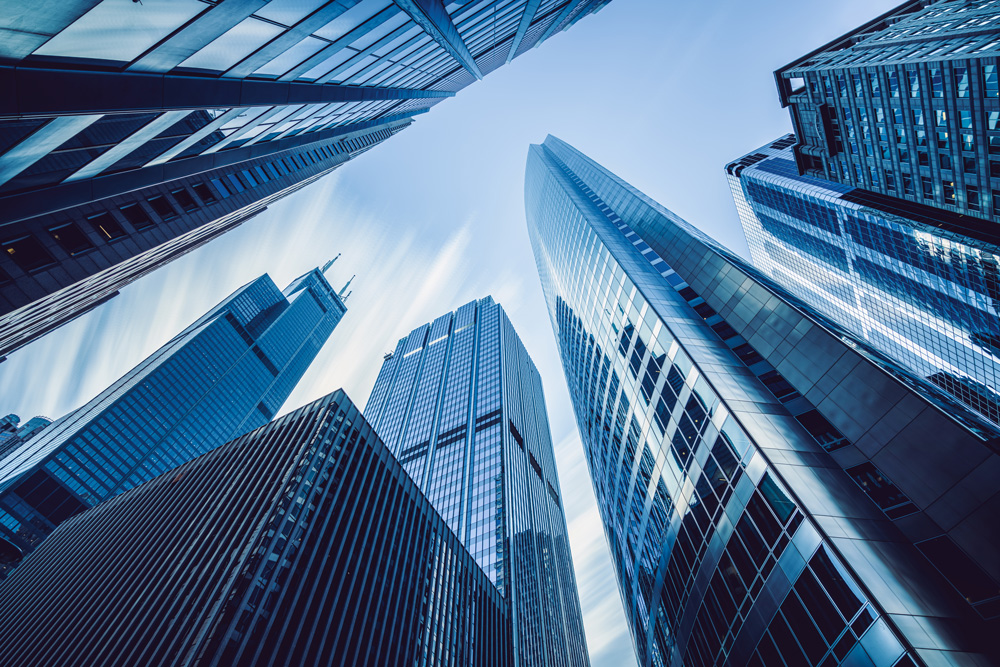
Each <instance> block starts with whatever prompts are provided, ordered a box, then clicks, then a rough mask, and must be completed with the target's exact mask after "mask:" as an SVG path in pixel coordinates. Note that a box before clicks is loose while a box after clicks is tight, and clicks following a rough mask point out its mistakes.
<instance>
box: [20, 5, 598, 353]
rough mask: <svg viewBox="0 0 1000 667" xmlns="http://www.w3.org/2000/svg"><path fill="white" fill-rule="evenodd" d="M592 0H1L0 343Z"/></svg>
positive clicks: (239, 215)
mask: <svg viewBox="0 0 1000 667" xmlns="http://www.w3.org/2000/svg"><path fill="white" fill-rule="evenodd" d="M606 2H607V0H541V1H540V2H539V1H535V0H504V1H502V2H494V1H493V0H477V1H475V2H449V3H445V2H443V1H442V0H398V2H393V1H392V0H350V1H349V2H344V1H341V0H336V1H334V0H330V1H323V2H321V1H319V0H305V1H299V0H275V1H273V2H267V3H263V2H256V1H254V0H226V2H225V3H221V2H217V1H215V0H149V1H148V2H141V3H139V2H132V1H131V0H100V1H99V2H94V1H93V0H66V2H60V3H59V7H58V8H57V9H52V8H48V7H43V6H41V5H37V4H31V3H28V4H25V5H24V6H22V7H19V8H18V12H17V20H16V21H15V22H14V23H13V24H12V23H7V24H3V25H0V63H2V64H0V82H3V85H4V87H5V89H8V90H11V91H15V90H16V93H17V94H13V93H12V94H10V95H5V96H3V98H2V99H0V247H2V249H3V251H4V252H0V358H2V357H3V356H4V355H5V354H7V353H9V352H10V351H12V350H14V349H17V348H18V347H20V346H22V345H25V344H26V343H28V342H30V341H31V340H33V339H34V338H37V337H38V336H40V335H43V334H44V333H45V332H47V331H50V330H52V329H53V328H55V327H57V326H59V325H61V324H63V323H65V322H66V321H68V320H70V319H72V318H73V317H76V316H78V315H80V314H81V313H83V312H86V311H87V310H89V309H91V308H94V307H97V306H99V305H100V304H101V303H103V302H104V301H106V300H107V299H109V298H111V297H113V296H114V295H115V294H116V293H117V291H118V290H120V289H121V288H122V287H123V286H125V285H127V284H128V283H130V282H132V281H134V280H136V279H138V278H139V277H141V276H142V275H144V274H145V273H147V272H149V271H151V270H153V269H155V268H156V267H157V266H159V265H162V264H163V263H165V262H167V261H169V260H170V259H172V258H174V257H176V256H178V255H179V254H181V253H184V252H187V251H190V250H192V249H193V248H195V247H197V246H198V245H200V244H203V243H205V242H207V241H208V240H210V239H212V238H214V237H216V236H218V235H220V234H222V233H224V232H226V231H228V230H229V229H232V228H233V227H234V226H236V225H238V224H239V223H241V222H242V221H244V220H246V219H247V218H248V217H249V216H251V215H253V214H255V213H256V212H259V211H260V210H263V208H264V207H265V206H266V205H267V204H268V203H269V202H271V201H274V200H275V199H277V198H280V197H283V196H285V195H287V194H289V193H290V192H293V191H295V190H296V189H298V188H300V187H303V186H305V185H307V184H309V183H311V182H312V181H314V180H316V179H317V178H320V177H321V176H323V175H325V174H328V173H330V172H331V171H332V170H333V169H336V168H337V167H339V166H340V165H342V164H344V163H345V162H347V161H348V160H349V159H351V158H353V157H355V156H357V155H358V154H360V153H362V152H364V151H365V150H367V149H368V148H370V147H372V146H373V145H375V144H377V143H379V142H381V141H384V140H385V139H387V138H389V137H390V136H392V135H393V134H395V133H397V132H399V131H401V130H402V129H405V128H406V127H407V126H408V125H409V124H410V123H411V122H412V119H413V117H414V116H416V115H418V114H420V113H423V112H426V111H428V110H429V108H430V107H431V106H433V105H434V104H436V103H437V102H440V101H441V100H443V99H445V98H447V97H450V96H453V95H454V94H455V92H456V91H458V90H460V89H461V88H463V87H465V86H466V85H468V84H469V83H471V82H473V81H475V80H476V79H477V78H482V77H483V76H484V75H485V74H487V73H489V72H490V71H492V70H494V69H496V68H497V67H499V66H500V65H502V64H504V63H505V62H509V61H510V60H511V59H512V58H513V57H514V56H516V55H519V54H521V53H523V52H524V51H525V50H527V49H528V48H531V47H532V46H536V45H538V44H540V43H541V42H542V41H543V40H545V39H546V38H548V36H549V35H551V34H553V33H554V32H555V31H557V30H562V29H565V28H567V27H569V26H571V25H572V24H574V23H575V22H576V21H578V20H579V19H580V18H582V17H583V16H586V15H588V14H590V13H593V12H594V11H596V10H598V9H599V8H600V7H602V6H603V5H604V4H606ZM54 90H58V91H59V94H58V95H54V94H53V93H52V91H54ZM230 195H232V196H230Z"/></svg>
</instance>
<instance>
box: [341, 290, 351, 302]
mask: <svg viewBox="0 0 1000 667" xmlns="http://www.w3.org/2000/svg"><path fill="white" fill-rule="evenodd" d="M352 294H354V290H351V291H350V292H348V293H347V294H345V295H344V296H342V297H340V300H341V301H347V298H348V297H349V296H351V295H352Z"/></svg>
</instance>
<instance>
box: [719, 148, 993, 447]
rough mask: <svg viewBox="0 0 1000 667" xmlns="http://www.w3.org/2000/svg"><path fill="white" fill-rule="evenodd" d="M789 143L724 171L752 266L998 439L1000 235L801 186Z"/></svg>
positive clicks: (821, 185)
mask: <svg viewBox="0 0 1000 667" xmlns="http://www.w3.org/2000/svg"><path fill="white" fill-rule="evenodd" d="M794 140H795V139H794V137H793V136H786V137H783V138H781V139H779V140H778V141H775V142H773V143H771V144H769V145H767V146H762V147H761V148H759V149H757V150H756V151H754V152H752V153H751V154H749V155H746V156H744V157H742V158H740V159H739V160H737V161H734V162H732V163H731V164H729V165H728V166H727V167H726V172H727V178H728V179H729V185H730V187H731V189H732V192H733V198H734V199H735V200H736V208H737V210H738V212H739V215H740V220H741V221H742V223H743V230H744V232H745V233H746V237H747V243H748V244H749V246H750V255H751V257H752V259H753V262H754V265H755V266H756V267H757V268H758V269H760V270H761V271H762V272H763V273H764V274H766V275H767V276H768V277H769V278H771V279H772V280H774V281H775V282H776V283H778V284H780V285H781V286H782V287H783V288H785V289H787V290H788V291H789V292H791V293H792V294H794V295H795V296H796V297H798V298H799V299H801V300H802V301H803V302H805V303H807V304H808V305H809V307H810V308H811V309H813V310H815V311H817V312H819V313H822V314H823V315H824V316H826V317H827V318H829V319H830V320H832V321H833V322H836V323H837V324H838V325H839V326H841V327H844V328H845V329H848V330H849V331H850V332H851V333H852V334H853V335H854V336H856V337H858V338H859V339H861V340H863V341H865V342H866V343H867V344H869V345H871V346H872V347H873V348H875V349H877V350H879V351H880V352H882V353H883V354H885V355H886V356H888V357H890V358H892V359H893V360H894V361H896V362H897V363H898V364H900V365H901V366H903V367H904V368H906V369H907V370H909V371H910V372H912V373H915V374H916V375H919V376H921V377H924V378H927V379H928V380H929V381H930V382H931V383H933V384H934V385H935V386H937V387H939V388H941V389H942V390H944V391H946V392H948V393H949V394H950V395H951V396H952V398H954V399H955V400H957V401H960V402H962V403H963V404H964V405H965V406H966V407H968V408H971V409H972V410H973V411H975V412H976V413H977V414H978V415H980V416H981V417H983V418H985V419H986V420H988V421H989V422H990V423H991V424H992V425H993V426H992V428H994V429H996V430H997V431H998V432H1000V394H998V393H997V391H996V388H997V387H998V386H1000V385H998V382H1000V318H998V317H997V315H998V312H1000V311H998V309H1000V271H998V267H1000V244H998V242H1000V235H998V234H986V233H977V231H976V230H975V229H971V228H969V227H955V226H953V225H949V224H948V221H947V220H946V219H945V216H943V215H942V216H937V215H935V216H933V217H923V216H910V217H908V216H906V215H904V214H903V212H901V211H899V210H898V209H895V208H887V207H884V206H881V205H880V204H881V202H878V201H870V200H866V199H865V198H864V195H862V196H861V199H860V200H859V198H858V196H857V190H856V189H855V188H853V187H851V186H845V185H840V184H837V183H831V182H829V181H823V180H820V179H816V178H811V177H808V176H799V174H798V172H797V171H796V168H795V162H794V157H793V155H792V149H791V147H790V146H791V144H793V143H794Z"/></svg>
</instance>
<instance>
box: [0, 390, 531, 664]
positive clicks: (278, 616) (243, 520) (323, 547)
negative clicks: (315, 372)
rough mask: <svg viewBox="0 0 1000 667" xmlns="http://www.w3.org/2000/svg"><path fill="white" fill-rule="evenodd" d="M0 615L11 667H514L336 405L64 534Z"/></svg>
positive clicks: (447, 534)
mask: <svg viewBox="0 0 1000 667" xmlns="http://www.w3.org/2000/svg"><path fill="white" fill-rule="evenodd" d="M195 532H196V533H197V539H192V535H193V534H194V533H195ZM67 559H70V560H71V561H72V562H73V566H72V567H67V566H66V562H67ZM0 617H2V619H3V621H2V622H3V624H4V628H5V631H4V636H3V639H0V644H2V645H3V651H4V655H7V656H14V655H16V656H17V660H18V664H21V665H54V664H62V665H84V664H101V665H107V666H108V667H111V666H114V665H121V666H122V667H124V666H126V665H140V664H141V665H163V666H167V665H169V666H171V667H173V666H175V665H248V666H249V665H253V666H258V665H259V666H262V667H263V666H264V665H344V666H345V667H346V666H347V665H365V666H369V665H370V666H371V667H375V666H377V665H378V666H381V665H428V666H441V667H445V666H448V667H452V666H454V667H465V666H473V667H509V666H511V665H513V664H514V662H513V659H512V656H511V653H510V651H511V638H510V618H509V615H508V612H507V607H506V604H505V602H504V600H503V598H502V597H501V595H500V593H499V592H498V591H497V589H496V588H495V587H494V586H493V584H492V583H491V582H490V580H489V578H488V577H487V576H486V575H485V574H484V573H483V572H482V570H480V568H479V567H478V566H477V565H476V562H475V560H474V559H473V558H472V556H470V555H469V553H468V552H467V551H466V550H465V549H464V548H463V547H462V544H461V543H460V541H459V540H458V538H457V537H456V536H455V535H454V534H453V533H452V531H451V530H449V528H448V526H447V525H446V524H445V522H444V521H443V520H442V519H441V517H440V516H439V515H438V514H437V513H436V512H435V511H434V509H433V507H432V506H431V504H430V503H429V502H428V501H427V499H426V498H425V497H424V495H423V494H422V493H420V491H419V490H418V489H417V486H416V485H415V484H414V483H413V482H412V481H411V480H410V478H409V477H408V476H407V475H406V474H405V473H404V472H403V470H402V468H401V466H400V465H399V463H398V462H397V461H396V460H395V458H394V457H393V456H392V454H391V453H390V452H389V450H388V449H387V448H386V447H385V445H384V444H382V442H381V441H380V440H379V439H378V436H377V435H375V433H374V431H373V430H372V428H371V427H370V426H369V425H368V424H367V423H366V422H365V420H364V418H363V417H362V416H361V414H360V412H359V411H358V410H357V408H355V407H354V405H353V404H352V403H351V402H350V399H348V398H347V397H346V396H345V395H344V393H343V391H338V392H335V393H334V394H331V395H329V396H327V397H325V398H322V399H320V400H318V401H316V402H314V403H312V404H310V405H307V406H305V407H303V408H300V409H299V410H296V411H295V412H292V413H290V414H288V415H285V416H283V417H281V418H280V419H278V420H276V421H274V422H271V423H269V424H267V425H265V426H263V427H261V428H259V429H257V430H255V431H253V432H252V433H249V434H247V435H244V436H242V437H240V438H238V439H236V440H234V441H232V442H229V443H227V444H225V445H222V446H221V447H218V448H217V449H215V450H213V451H211V452H209V453H207V454H205V455H203V456H201V457H199V458H196V459H194V460H193V461H189V462H188V463H185V464H183V465H181V466H180V467H178V468H176V469H174V470H171V471H169V472H167V473H166V474H163V475H161V476H159V477H157V478H155V479H153V480H152V481H148V482H146V483H144V484H142V485H141V486H139V487H138V488H135V489H132V490H131V491H128V492H126V493H124V494H122V495H119V496H117V497H115V498H113V499H111V500H109V501H107V502H104V503H102V504H100V505H98V506H97V507H95V508H93V509H90V510H88V511H86V512H84V513H83V514H80V515H78V516H76V517H73V518H72V519H70V520H68V521H66V522H65V523H63V524H62V525H61V526H60V527H59V528H58V529H57V530H56V531H55V533H53V535H52V537H50V538H49V539H48V540H46V542H45V544H43V545H42V546H41V548H39V549H38V551H36V552H35V553H34V554H32V556H31V558H29V559H28V560H27V561H26V562H25V564H24V565H23V566H21V567H20V568H19V569H18V570H17V572H15V573H14V575H13V576H12V577H10V578H9V579H8V580H7V581H5V582H4V583H3V584H2V585H0ZM53 619H58V622H53Z"/></svg>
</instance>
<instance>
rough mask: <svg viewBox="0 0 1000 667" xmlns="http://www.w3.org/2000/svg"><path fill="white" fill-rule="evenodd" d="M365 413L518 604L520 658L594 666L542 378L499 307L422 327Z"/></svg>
mask: <svg viewBox="0 0 1000 667" xmlns="http://www.w3.org/2000/svg"><path fill="white" fill-rule="evenodd" d="M428 328H429V330H430V331H429V334H428V333H427V332H428ZM415 339H418V340H419V344H413V345H411V344H410V343H409V342H408V341H413V340H415ZM404 341H407V342H404ZM366 416H367V417H368V418H369V419H370V420H371V421H372V423H373V425H374V428H375V429H376V431H377V432H378V433H379V435H380V436H381V437H383V438H385V440H386V442H387V444H388V446H389V448H390V450H391V451H393V452H394V453H395V454H396V456H397V457H398V458H399V461H400V463H401V464H402V465H403V467H404V469H405V470H406V472H407V473H408V474H409V475H410V476H411V477H412V478H413V479H414V480H415V481H416V482H417V484H418V485H419V486H420V488H421V489H423V490H424V492H425V493H426V494H427V496H428V498H429V499H430V501H431V503H432V504H433V505H434V507H435V508H436V509H437V510H438V511H439V512H440V513H441V515H442V516H443V517H444V519H445V521H446V522H447V523H448V525H449V527H450V528H451V529H452V530H453V531H455V533H456V534H457V535H458V536H459V537H460V539H461V540H462V542H463V544H465V545H466V548H467V549H468V550H469V552H470V553H471V554H472V555H473V557H474V558H475V560H476V562H477V563H478V564H479V566H480V567H481V568H482V569H483V570H484V571H485V572H486V573H487V574H488V575H489V577H490V579H491V581H493V582H494V584H496V586H497V588H498V589H499V590H500V591H501V592H502V593H503V595H504V596H505V599H506V600H507V601H508V604H510V605H511V614H512V623H513V637H514V650H515V652H516V654H517V656H518V660H519V664H523V665H551V666H553V667H554V666H557V665H558V666H562V665H565V666H567V667H577V666H580V667H585V666H586V665H588V664H589V659H588V657H587V649H586V639H585V637H584V633H583V622H582V613H581V611H580V603H579V597H578V594H577V590H576V582H575V579H574V576H573V567H572V559H571V556H570V553H569V542H568V538H567V534H566V519H565V515H564V514H563V511H562V506H561V503H560V491H559V482H558V477H557V474H556V468H555V458H554V455H553V452H552V440H551V435H550V432H549V426H548V419H547V417H546V414H545V401H544V396H543V395H542V386H541V378H540V377H539V375H538V371H537V369H536V368H535V366H534V363H533V362H532V361H531V358H530V357H529V356H528V353H527V351H526V350H525V349H524V346H523V344H522V343H521V341H520V339H519V338H518V337H517V334H516V332H515V331H514V328H513V326H512V325H511V324H510V321H509V319H508V318H507V315H506V314H505V313H504V311H503V309H502V308H501V307H500V306H499V305H498V304H496V303H494V302H493V299H492V298H490V297H486V298H484V299H480V300H478V301H472V302H470V303H467V304H465V305H463V306H462V307H460V308H458V309H457V310H456V311H454V312H453V313H448V314H446V315H443V316H441V317H439V318H437V319H436V320H435V321H434V322H433V323H432V324H430V325H423V326H421V327H418V328H417V329H415V330H414V331H413V332H412V333H411V334H409V336H407V337H406V338H404V339H403V341H401V343H400V345H399V347H398V348H397V351H396V353H395V354H393V355H392V356H391V357H390V358H388V359H386V360H385V362H384V363H383V366H382V371H381V372H380V373H379V377H378V380H377V381H376V385H375V388H374V389H373V391H372V398H371V399H370V400H369V404H368V407H367V408H366Z"/></svg>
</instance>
